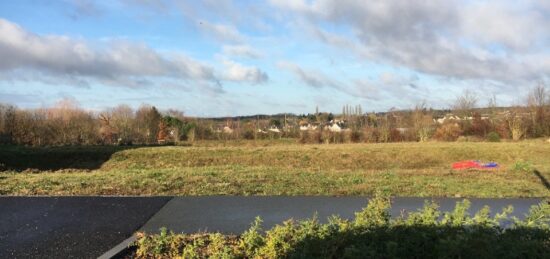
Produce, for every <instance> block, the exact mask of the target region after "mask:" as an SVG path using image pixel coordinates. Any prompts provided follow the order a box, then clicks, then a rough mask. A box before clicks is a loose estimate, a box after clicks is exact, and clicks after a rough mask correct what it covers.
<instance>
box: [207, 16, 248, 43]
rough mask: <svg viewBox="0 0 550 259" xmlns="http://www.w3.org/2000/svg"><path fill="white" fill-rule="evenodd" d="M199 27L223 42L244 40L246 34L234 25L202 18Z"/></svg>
mask: <svg viewBox="0 0 550 259" xmlns="http://www.w3.org/2000/svg"><path fill="white" fill-rule="evenodd" d="M199 29H200V30H202V31H203V32H205V33H207V34H208V35H210V36H212V37H213V38H215V39H216V40H219V41H223V42H242V41H243V40H244V36H243V35H242V34H241V33H240V32H239V30H237V28H235V27H234V26H232V25H226V24H219V23H212V22H209V21H206V20H201V21H199Z"/></svg>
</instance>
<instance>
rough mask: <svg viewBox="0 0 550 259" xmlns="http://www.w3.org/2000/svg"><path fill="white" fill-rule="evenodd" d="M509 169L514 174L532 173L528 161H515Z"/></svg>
mask: <svg viewBox="0 0 550 259" xmlns="http://www.w3.org/2000/svg"><path fill="white" fill-rule="evenodd" d="M510 169H511V170H512V171H514V172H526V173H528V172H531V171H533V166H532V165H531V162H529V161H523V160H519V161H516V162H515V163H514V164H513V165H512V167H511V168H510Z"/></svg>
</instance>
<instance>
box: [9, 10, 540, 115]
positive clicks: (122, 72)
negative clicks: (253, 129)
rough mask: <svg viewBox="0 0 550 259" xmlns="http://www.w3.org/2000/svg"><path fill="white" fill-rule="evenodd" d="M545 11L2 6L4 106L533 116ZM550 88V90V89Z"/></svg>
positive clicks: (197, 112) (214, 112) (232, 112)
mask: <svg viewBox="0 0 550 259" xmlns="http://www.w3.org/2000/svg"><path fill="white" fill-rule="evenodd" d="M539 84H543V85H546V86H550V0H532V1H530V0H524V1H507V0H494V1H467V0H441V1H435V0H425V1H401V0H372V1H364V0H265V1H263V0H242V1H237V0H193V1H175V0H174V1H169V0H158V1H155V0H105V1H92V0H54V1H45V0H18V1H0V102H1V103H10V104H14V105H16V106H18V107H20V108H41V107H48V106H51V105H54V104H55V103H56V102H58V101H59V100H67V99H69V100H73V101H74V102H76V103H78V104H79V105H80V106H81V107H82V108H85V109H89V110H94V111H100V110H103V109H106V108H108V107H114V106H116V105H119V104H127V105H130V106H131V107H135V108H137V107H139V106H140V105H142V104H150V105H154V106H156V107H157V108H159V109H161V110H162V109H169V108H174V109H179V110H182V111H184V112H185V114H187V115H190V116H219V117H223V116H235V115H252V114H275V113H284V112H291V113H297V114H301V113H313V112H315V109H316V107H319V110H320V111H327V112H333V113H339V112H341V111H342V106H343V105H346V104H349V105H354V106H355V105H361V106H362V109H363V111H369V112H370V111H387V110H388V109H392V108H396V109H408V108H412V107H414V106H415V105H416V104H419V103H421V102H425V103H426V104H427V105H428V106H430V107H434V108H449V107H450V106H451V104H452V102H453V101H454V100H455V99H456V97H457V96H459V95H461V94H462V93H464V91H470V92H473V93H475V94H476V95H477V96H478V98H479V102H478V105H479V106H485V105H487V103H488V101H489V99H490V98H491V97H493V96H495V97H496V100H497V104H498V105H501V106H505V105H517V104H521V103H524V99H525V96H526V95H527V92H528V91H529V90H530V89H532V88H533V87H535V86H537V85H539ZM547 88H548V87H547Z"/></svg>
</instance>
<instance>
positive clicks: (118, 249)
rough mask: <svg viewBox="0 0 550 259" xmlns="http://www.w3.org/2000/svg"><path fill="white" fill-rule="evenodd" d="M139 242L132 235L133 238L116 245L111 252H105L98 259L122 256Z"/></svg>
mask: <svg viewBox="0 0 550 259" xmlns="http://www.w3.org/2000/svg"><path fill="white" fill-rule="evenodd" d="M136 240H137V237H136V235H132V236H131V237H129V238H127V239H126V240H124V241H122V242H120V244H118V245H116V246H115V247H113V248H111V250H109V251H107V252H105V253H104V254H102V255H100V256H99V257H98V259H111V258H115V257H117V256H119V255H122V254H123V253H124V252H126V250H128V248H130V245H131V244H132V243H134V242H135V241H136Z"/></svg>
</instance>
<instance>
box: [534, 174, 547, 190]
mask: <svg viewBox="0 0 550 259" xmlns="http://www.w3.org/2000/svg"><path fill="white" fill-rule="evenodd" d="M533 173H534V174H535V175H536V176H537V177H538V178H539V180H540V182H541V183H542V185H544V187H546V189H547V190H549V191H550V183H549V182H548V180H547V179H546V177H544V175H542V174H541V173H540V172H539V171H538V170H534V171H533Z"/></svg>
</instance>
